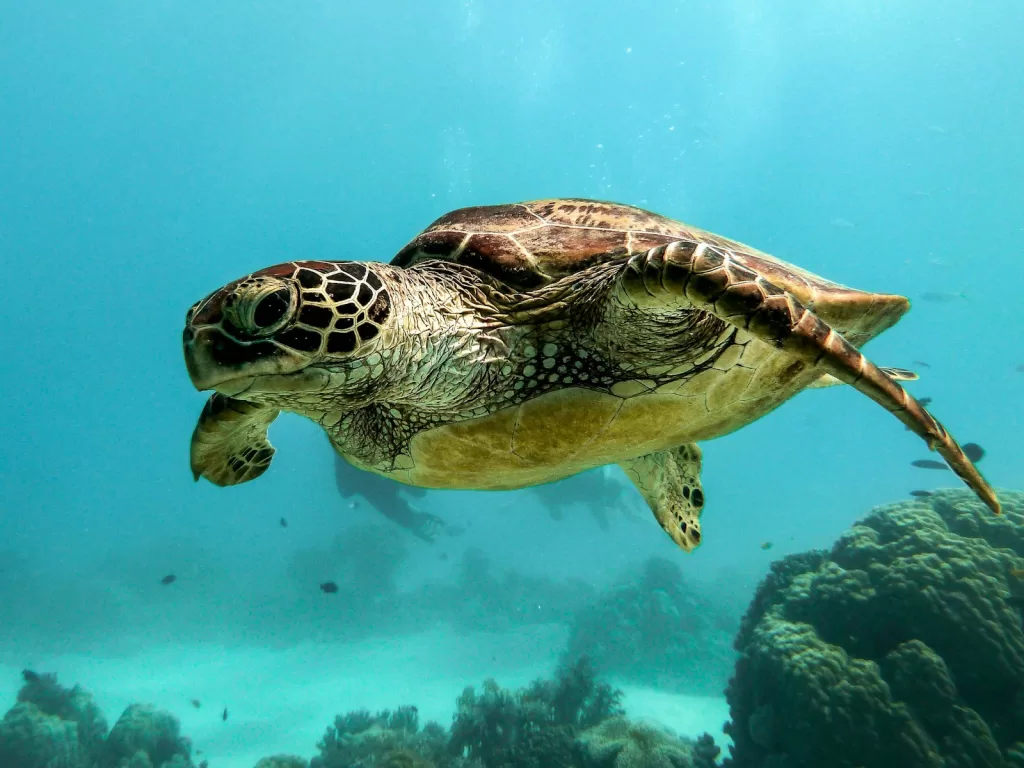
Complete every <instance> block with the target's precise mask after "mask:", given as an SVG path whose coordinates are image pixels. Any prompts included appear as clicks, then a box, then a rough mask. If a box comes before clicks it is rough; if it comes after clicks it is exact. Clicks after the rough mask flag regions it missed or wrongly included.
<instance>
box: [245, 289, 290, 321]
mask: <svg viewBox="0 0 1024 768" xmlns="http://www.w3.org/2000/svg"><path fill="white" fill-rule="evenodd" d="M290 301H291V292H290V291H289V290H288V289H287V288H281V289H280V290H277V291H274V292H273V293H271V294H270V295H269V296H264V297H263V298H262V299H260V300H259V302H257V304H256V309H255V310H253V313H252V321H253V325H255V326H256V327H257V328H259V329H260V330H261V331H262V330H264V329H266V328H271V327H273V326H275V325H277V324H278V323H280V322H281V318H282V317H284V316H285V313H286V312H287V311H288V304H289V303H290Z"/></svg>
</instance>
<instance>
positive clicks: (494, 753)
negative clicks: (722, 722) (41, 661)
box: [0, 659, 720, 768]
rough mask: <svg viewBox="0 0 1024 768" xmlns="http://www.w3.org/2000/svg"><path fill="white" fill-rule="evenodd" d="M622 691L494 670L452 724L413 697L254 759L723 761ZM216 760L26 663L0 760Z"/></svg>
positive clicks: (18, 766) (318, 762)
mask: <svg viewBox="0 0 1024 768" xmlns="http://www.w3.org/2000/svg"><path fill="white" fill-rule="evenodd" d="M621 696H622V694H621V693H620V692H619V691H617V690H615V689H613V688H612V687H611V686H609V685H607V684H606V683H602V682H598V680H597V679H596V676H595V674H594V671H593V669H592V667H591V666H590V664H589V662H587V661H586V660H585V659H580V660H578V661H576V662H575V663H573V664H569V665H563V666H561V667H560V668H559V669H558V670H557V672H556V674H555V676H554V678H553V679H550V680H537V681H535V682H533V683H531V684H530V685H528V686H526V687H524V688H520V689H517V690H508V689H504V688H501V687H500V686H499V685H498V684H497V683H496V682H495V681H494V680H486V681H485V682H484V684H483V685H482V686H481V688H480V689H479V690H477V689H476V688H473V687H468V688H466V689H465V690H463V692H462V695H461V696H459V697H458V699H457V700H456V712H455V716H454V717H453V719H452V723H451V725H450V726H449V727H447V728H446V727H444V726H442V725H440V724H438V723H434V722H428V723H425V724H422V725H421V724H420V721H419V713H418V712H417V709H416V707H414V706H403V707H398V708H397V709H394V710H384V711H379V712H374V713H371V712H369V711H367V710H356V711H352V712H348V713H347V714H344V715H339V716H338V717H336V718H335V720H334V723H333V724H331V726H330V727H328V728H327V731H326V732H325V733H324V736H323V738H322V739H321V740H320V742H319V743H318V744H317V748H318V750H319V754H318V755H317V756H316V757H314V758H313V759H312V761H309V760H307V759H305V758H303V757H297V756H293V755H276V756H273V757H265V758H263V759H262V760H260V761H259V762H258V763H257V764H256V768H714V766H715V764H716V759H717V757H718V755H719V751H720V750H719V749H718V747H716V746H715V743H714V740H713V739H712V738H711V736H709V735H707V734H704V735H702V736H701V737H700V738H698V739H696V740H693V739H689V738H685V737H682V736H678V735H676V734H675V733H673V732H672V731H670V730H668V729H665V728H661V727H656V726H653V725H649V724H646V723H639V722H633V721H631V720H629V719H628V718H627V717H626V716H625V712H624V711H623V709H622V707H621V706H620V705H619V703H620V699H621ZM211 761H212V762H208V761H206V760H203V761H202V762H200V763H199V765H198V766H196V764H195V763H194V762H192V745H191V743H190V742H189V740H188V739H186V738H184V737H183V736H182V735H181V734H180V728H179V723H178V721H177V719H176V718H175V717H174V716H173V715H171V714H170V713H168V712H162V711H160V710H157V709H154V708H153V707H150V706H148V705H143V704H133V705H131V706H130V707H128V708H127V709H126V710H125V712H124V714H123V715H121V718H120V719H119V720H118V721H117V723H116V724H115V725H114V727H113V729H111V730H109V732H108V728H107V723H106V721H105V720H104V718H103V714H102V712H100V711H99V708H98V707H97V706H96V704H95V703H94V702H93V699H92V696H91V695H90V694H89V693H87V692H86V691H85V690H83V689H82V688H80V687H78V686H75V687H74V688H70V689H68V688H64V687H62V686H61V685H59V684H58V682H57V679H56V677H55V676H54V675H45V674H44V675H40V674H36V673H34V672H30V671H26V672H25V685H24V686H23V687H22V689H21V691H20V692H19V694H18V703H17V704H16V705H15V706H14V707H13V708H12V709H11V710H10V711H9V712H8V713H7V715H6V717H5V718H4V719H3V721H2V723H0V766H2V767H3V768H216V761H215V760H214V759H213V758H211Z"/></svg>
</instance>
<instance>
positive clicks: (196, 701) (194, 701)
mask: <svg viewBox="0 0 1024 768" xmlns="http://www.w3.org/2000/svg"><path fill="white" fill-rule="evenodd" d="M192 706H193V707H195V708H196V709H199V708H200V707H201V706H203V703H202V702H201V701H199V699H192Z"/></svg>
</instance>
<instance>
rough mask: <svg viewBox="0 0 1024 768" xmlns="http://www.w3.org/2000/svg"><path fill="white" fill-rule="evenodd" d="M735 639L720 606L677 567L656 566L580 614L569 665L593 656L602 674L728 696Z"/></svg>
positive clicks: (659, 561) (654, 561)
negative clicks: (690, 585)
mask: <svg viewBox="0 0 1024 768" xmlns="http://www.w3.org/2000/svg"><path fill="white" fill-rule="evenodd" d="M734 633H735V622H734V621H733V620H732V619H731V618H729V617H728V616H727V615H726V614H725V613H724V612H723V610H722V609H721V608H720V607H719V606H718V605H716V604H715V603H714V602H712V601H710V600H708V599H706V598H703V597H701V596H700V595H699V593H697V592H696V591H695V590H690V589H687V587H686V581H685V579H684V578H683V573H682V570H681V569H680V567H679V566H678V565H677V564H676V563H674V562H672V561H670V560H665V559H663V558H651V559H650V560H648V561H647V562H646V563H645V564H644V567H643V570H642V571H641V573H640V575H639V577H634V578H630V579H629V580H627V581H624V582H622V583H620V584H618V585H616V586H614V587H612V588H611V589H609V590H607V591H605V592H604V593H603V594H602V595H600V596H599V597H598V598H597V600H596V601H594V602H593V603H592V604H591V605H590V606H589V607H587V608H584V609H583V610H580V611H579V612H577V614H576V616H575V617H574V619H573V621H572V624H571V630H570V635H569V641H568V645H567V648H566V651H565V654H564V656H563V658H566V659H573V658H579V657H581V656H587V657H588V658H590V659H592V660H593V662H594V664H595V666H597V668H598V669H600V670H601V672H602V674H608V675H613V676H615V677H616V678H618V679H620V680H624V681H625V680H628V681H631V682H637V683H642V684H646V685H650V686H653V687H656V688H659V689H661V690H673V691H680V692H681V691H685V692H688V693H704V694H710V695H721V691H722V689H723V688H724V687H725V683H726V681H727V680H728V679H729V675H730V673H731V672H732V668H733V664H734V663H735V661H736V655H735V654H734V653H733V652H732V650H731V641H732V637H733V635H734ZM680 659H686V663H685V664H680V663H679V660H680Z"/></svg>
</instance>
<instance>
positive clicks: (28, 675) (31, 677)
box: [21, 669, 43, 683]
mask: <svg viewBox="0 0 1024 768" xmlns="http://www.w3.org/2000/svg"><path fill="white" fill-rule="evenodd" d="M21 676H22V677H23V678H24V679H25V682H26V683H38V682H39V681H40V680H42V679H43V678H42V676H41V675H40V674H39V673H38V672H33V671H32V670H31V669H23V670H21Z"/></svg>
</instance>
